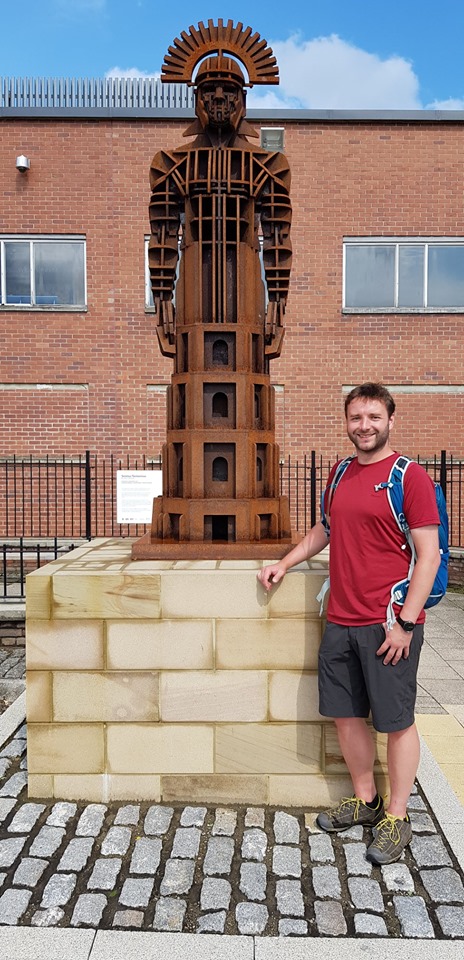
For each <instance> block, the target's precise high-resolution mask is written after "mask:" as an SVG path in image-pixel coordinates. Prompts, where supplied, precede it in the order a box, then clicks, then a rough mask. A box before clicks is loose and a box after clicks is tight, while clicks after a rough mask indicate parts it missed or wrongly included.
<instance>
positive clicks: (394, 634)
mask: <svg viewBox="0 0 464 960" xmlns="http://www.w3.org/2000/svg"><path fill="white" fill-rule="evenodd" d="M383 627H384V630H385V640H384V642H383V643H382V645H381V646H380V647H379V649H378V650H377V656H378V657H382V656H383V654H384V653H385V654H386V656H385V659H384V661H383V662H384V663H385V664H388V663H391V664H392V666H393V667H394V666H395V664H396V663H398V660H401V659H404V660H407V659H408V657H409V647H410V644H411V639H412V633H406V631H405V630H403V628H402V627H400V625H399V623H394V624H393V626H392V628H391V630H388V628H387V624H386V623H384V625H383Z"/></svg>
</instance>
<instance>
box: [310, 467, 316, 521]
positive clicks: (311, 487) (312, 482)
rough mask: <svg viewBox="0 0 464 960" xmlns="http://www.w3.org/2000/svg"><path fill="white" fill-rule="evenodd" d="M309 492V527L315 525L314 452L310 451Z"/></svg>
mask: <svg viewBox="0 0 464 960" xmlns="http://www.w3.org/2000/svg"><path fill="white" fill-rule="evenodd" d="M309 476H310V490H311V526H312V527H314V524H315V523H316V451H315V450H311V468H310V475H309Z"/></svg>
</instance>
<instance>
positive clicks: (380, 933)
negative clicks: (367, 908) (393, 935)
mask: <svg viewBox="0 0 464 960" xmlns="http://www.w3.org/2000/svg"><path fill="white" fill-rule="evenodd" d="M354 929H355V931H356V933H357V934H360V933H365V934H367V935H368V936H369V937H386V936H388V930H387V925H386V923H385V920H383V919H382V917H376V916H374V914H372V913H357V914H355V918H354Z"/></svg>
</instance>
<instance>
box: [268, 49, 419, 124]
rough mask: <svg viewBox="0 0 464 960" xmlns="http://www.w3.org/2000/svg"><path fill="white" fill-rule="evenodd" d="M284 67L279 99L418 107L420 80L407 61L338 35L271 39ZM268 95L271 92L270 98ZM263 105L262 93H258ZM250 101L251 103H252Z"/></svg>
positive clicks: (316, 105) (336, 105)
mask: <svg viewBox="0 0 464 960" xmlns="http://www.w3.org/2000/svg"><path fill="white" fill-rule="evenodd" d="M271 46H272V49H273V51H274V54H275V56H276V57H277V62H278V64H279V71H280V87H279V93H277V92H276V93H275V95H274V96H275V97H277V103H274V104H273V105H276V106H277V105H278V106H282V105H286V106H289V107H295V106H300V107H303V108H304V107H306V108H308V109H326V110H329V109H332V110H349V109H350V110H356V109H360V110H370V109H371V110H382V109H384V110H393V109H394V110H419V109H421V107H422V104H421V103H420V100H419V81H418V78H417V76H416V74H415V73H414V70H413V68H412V66H411V64H410V63H409V61H408V60H405V59H404V58H403V57H398V56H394V55H393V56H391V57H387V58H386V59H385V60H382V59H381V58H380V57H379V56H378V55H377V54H375V53H368V52H367V51H366V50H361V49H360V48H359V47H355V46H354V45H353V44H351V43H347V41H345V40H342V39H341V38H340V37H338V36H337V35H336V34H333V35H332V36H330V37H318V38H316V39H313V40H305V39H304V38H302V36H301V35H300V34H295V35H293V36H291V37H289V38H288V40H274V41H271ZM267 97H268V94H267V93H266V99H267ZM254 99H255V102H256V100H258V103H259V105H260V106H264V104H263V103H262V100H261V97H260V96H259V94H258V93H257V94H256V95H255V97H254ZM250 106H251V103H250Z"/></svg>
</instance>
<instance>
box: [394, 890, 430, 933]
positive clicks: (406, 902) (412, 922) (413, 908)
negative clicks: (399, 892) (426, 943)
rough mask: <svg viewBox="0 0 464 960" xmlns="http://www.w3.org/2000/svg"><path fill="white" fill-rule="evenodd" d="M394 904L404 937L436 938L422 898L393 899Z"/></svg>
mask: <svg viewBox="0 0 464 960" xmlns="http://www.w3.org/2000/svg"><path fill="white" fill-rule="evenodd" d="M393 903H394V906H395V912H396V915H397V917H398V919H399V921H400V925H401V933H402V935H403V937H424V938H428V939H432V938H433V937H434V936H435V934H434V932H433V927H432V924H431V922H430V919H429V915H428V913H427V910H426V907H425V903H424V901H423V899H422V897H399V896H398V897H393Z"/></svg>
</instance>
